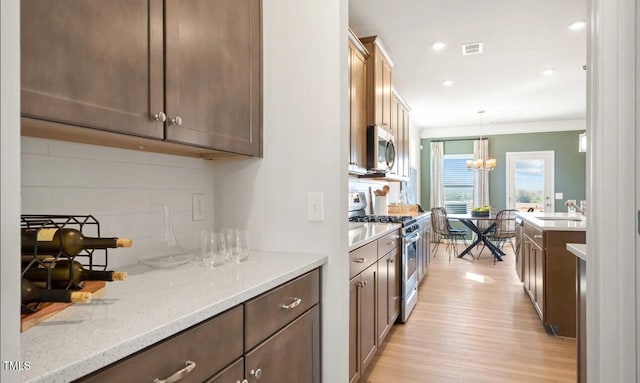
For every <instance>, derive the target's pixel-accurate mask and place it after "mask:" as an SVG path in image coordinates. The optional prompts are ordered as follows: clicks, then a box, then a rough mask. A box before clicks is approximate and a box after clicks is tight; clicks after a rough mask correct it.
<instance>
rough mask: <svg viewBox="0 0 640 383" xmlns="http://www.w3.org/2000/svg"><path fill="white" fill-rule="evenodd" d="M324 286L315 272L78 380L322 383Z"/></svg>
mask: <svg viewBox="0 0 640 383" xmlns="http://www.w3.org/2000/svg"><path fill="white" fill-rule="evenodd" d="M319 284H320V272H319V269H315V270H313V271H310V272H308V273H306V274H304V275H302V276H300V277H298V278H295V279H293V280H291V281H289V282H287V283H284V284H283V285H281V286H279V287H276V288H274V289H272V290H270V291H268V292H266V293H264V294H262V295H260V296H258V297H256V298H254V299H252V300H250V301H248V302H246V303H244V304H241V305H238V306H236V307H235V308H232V309H230V310H228V311H226V312H224V313H222V314H219V315H217V316H215V317H214V318H211V319H208V320H206V321H204V322H202V323H200V324H197V325H195V326H193V327H191V328H189V329H187V330H184V331H183V332H181V333H179V334H177V335H174V336H172V337H171V338H169V339H167V340H164V341H161V342H159V343H157V344H155V345H152V346H150V347H148V348H146V349H144V350H142V351H140V352H138V353H136V354H134V355H131V356H129V357H126V358H124V359H122V360H120V361H118V362H115V363H113V364H111V365H109V366H107V367H105V368H103V369H101V370H99V371H97V372H94V373H92V374H90V375H87V376H85V377H82V378H80V379H78V380H77V381H76V382H83V383H84V382H91V383H103V382H104V383H107V382H109V383H110V382H154V381H156V379H158V380H159V381H165V380H166V381H177V380H176V378H177V377H178V376H179V375H181V371H182V375H183V376H182V378H181V379H179V381H180V383H200V382H206V383H236V382H243V381H244V380H245V379H246V380H247V381H248V382H256V381H260V382H261V383H262V382H267V383H269V382H278V383H283V382H296V383H297V382H305V383H320V360H321V359H320V351H321V347H320V341H321V340H320V291H319ZM372 286H373V283H372ZM291 297H295V298H293V299H292V298H291ZM299 297H300V298H299ZM265 303H266V306H265ZM258 319H262V320H258ZM263 324H267V325H266V326H263ZM247 325H249V327H247ZM245 333H246V334H256V335H255V336H252V338H251V339H260V341H259V343H258V344H254V345H249V344H248V343H247V342H246V339H245ZM262 334H266V336H264V337H263V336H262ZM374 343H375V342H374ZM191 363H195V367H193V368H190V367H189V365H190V364H191ZM186 370H190V371H186ZM171 379H174V380H171Z"/></svg>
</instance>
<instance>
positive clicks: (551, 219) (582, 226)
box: [518, 213, 587, 231]
mask: <svg viewBox="0 0 640 383" xmlns="http://www.w3.org/2000/svg"><path fill="white" fill-rule="evenodd" d="M518 215H519V216H520V217H522V219H524V220H525V221H528V222H529V223H531V224H533V225H535V226H537V227H539V228H540V229H541V230H552V231H553V230H555V231H586V230H587V219H586V217H584V216H582V215H580V214H569V213H518Z"/></svg>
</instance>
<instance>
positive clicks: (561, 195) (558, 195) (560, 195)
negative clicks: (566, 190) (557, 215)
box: [556, 193, 564, 199]
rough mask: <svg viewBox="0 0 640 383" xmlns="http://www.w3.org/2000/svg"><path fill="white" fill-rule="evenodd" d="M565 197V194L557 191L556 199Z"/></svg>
mask: <svg viewBox="0 0 640 383" xmlns="http://www.w3.org/2000/svg"><path fill="white" fill-rule="evenodd" d="M563 198H564V194H562V193H556V199H563Z"/></svg>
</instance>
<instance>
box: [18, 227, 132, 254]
mask: <svg viewBox="0 0 640 383" xmlns="http://www.w3.org/2000/svg"><path fill="white" fill-rule="evenodd" d="M21 245H22V246H21V247H22V254H23V255H32V254H37V255H56V254H59V253H62V254H63V255H66V256H68V257H73V256H75V255H78V254H79V253H80V252H81V251H82V250H84V249H107V248H116V247H131V240H130V239H127V238H93V237H85V236H84V235H82V233H81V232H80V231H79V230H76V229H66V228H65V229H58V228H41V229H22V232H21Z"/></svg>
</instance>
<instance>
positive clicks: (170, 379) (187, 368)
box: [153, 360, 196, 383]
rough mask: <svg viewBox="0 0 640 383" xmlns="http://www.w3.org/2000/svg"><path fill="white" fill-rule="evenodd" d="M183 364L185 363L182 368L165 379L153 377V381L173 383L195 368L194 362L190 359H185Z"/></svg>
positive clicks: (154, 382) (155, 382)
mask: <svg viewBox="0 0 640 383" xmlns="http://www.w3.org/2000/svg"><path fill="white" fill-rule="evenodd" d="M184 364H185V366H184V368H182V369H180V370H179V371H176V372H175V373H174V374H173V375H171V376H170V377H168V378H167V379H159V378H155V379H154V380H153V383H174V382H177V381H178V380H180V379H182V378H184V377H185V375H187V374H188V373H190V372H191V371H193V369H194V368H196V364H195V362H192V361H190V360H187V361H186V362H184Z"/></svg>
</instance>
